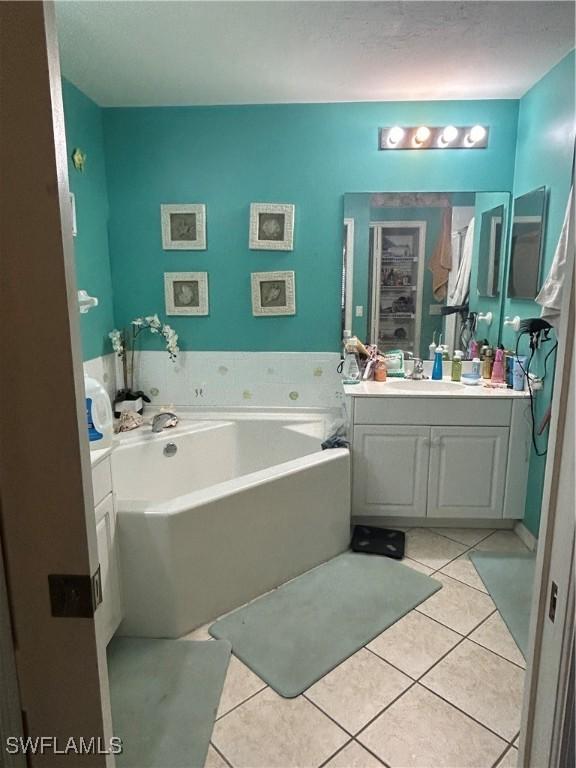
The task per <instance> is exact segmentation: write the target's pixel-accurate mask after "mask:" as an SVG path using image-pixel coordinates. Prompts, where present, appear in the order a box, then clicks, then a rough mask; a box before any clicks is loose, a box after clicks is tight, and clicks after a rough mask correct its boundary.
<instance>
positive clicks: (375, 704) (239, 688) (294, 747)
mask: <svg viewBox="0 0 576 768" xmlns="http://www.w3.org/2000/svg"><path fill="white" fill-rule="evenodd" d="M474 549H478V550H483V551H490V550H493V551H498V552H506V551H511V552H518V551H525V550H526V548H525V547H524V544H523V543H522V542H521V541H520V539H519V538H518V537H517V536H516V535H515V534H514V533H513V532H511V531H496V532H494V531H490V530H484V529H478V530H476V529H459V528H450V529H448V528H437V529H430V528H428V529H424V528H413V529H410V530H408V531H407V534H406V554H407V557H406V558H405V559H404V560H403V563H404V564H405V565H408V566H409V567H412V568H415V569H417V570H419V571H421V572H423V573H426V574H428V575H432V574H433V575H434V578H435V579H439V580H440V581H441V582H442V589H441V590H440V591H438V592H436V593H435V594H434V595H432V597H430V598H429V599H428V600H426V601H425V602H423V603H421V604H420V605H419V606H418V607H417V608H416V609H414V610H413V611H411V612H410V613H409V614H407V615H406V616H404V617H403V618H402V619H400V621H398V622H396V623H395V624H393V625H392V626H391V627H389V628H388V629H387V630H386V631H385V632H383V633H382V634H381V635H379V636H378V637H376V638H375V639H374V640H372V641H371V642H370V643H368V644H367V645H366V647H365V648H362V649H361V650H359V651H358V652H357V653H355V654H354V655H353V656H351V657H350V658H348V659H347V660H346V661H344V662H343V663H342V664H340V665H339V666H338V667H337V668H336V669H334V670H332V672H330V673H329V674H328V675H326V676H325V677H324V678H322V680H320V681H319V682H317V683H315V684H314V685H313V686H312V687H311V688H309V689H308V690H307V691H305V692H304V694H302V695H301V696H298V697H297V698H295V699H283V698H282V697H281V696H278V695H277V694H276V693H275V692H274V691H273V690H272V689H271V688H269V687H268V686H267V685H266V683H265V682H264V681H262V680H260V678H259V677H258V676H257V675H255V674H254V673H253V672H252V671H251V670H250V669H248V667H246V666H245V665H244V664H243V663H242V662H241V661H240V660H239V659H237V658H235V657H232V660H231V663H230V666H229V669H228V674H227V677H226V683H225V686H224V691H223V693H222V699H221V702H220V707H219V710H218V718H217V720H216V723H215V725H214V731H213V734H212V743H211V746H210V750H209V753H208V758H207V761H206V766H205V768H320V766H323V767H324V768H381V767H382V766H388V768H510V767H511V766H516V763H517V754H518V750H517V747H516V744H517V742H516V739H517V736H518V732H519V728H520V710H521V703H522V688H523V682H524V668H525V663H524V659H523V657H522V655H521V654H520V652H519V651H518V648H517V647H516V644H515V643H514V640H513V639H512V637H511V635H510V633H509V632H508V630H507V628H506V626H505V624H504V622H503V621H502V619H501V617H500V615H499V613H498V611H497V610H496V607H495V605H494V603H493V602H492V600H491V598H490V596H489V595H488V594H487V592H486V590H485V589H484V586H483V584H482V582H481V581H480V579H479V577H478V575H477V573H476V571H475V569H474V566H473V565H472V563H471V562H470V560H469V559H468V554H469V552H471V551H473V550H474ZM208 637H209V635H208V633H207V628H206V627H203V628H200V629H199V630H196V631H195V632H193V633H191V634H190V635H187V636H186V639H194V640H199V639H206V638H208Z"/></svg>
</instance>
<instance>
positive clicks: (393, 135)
mask: <svg viewBox="0 0 576 768" xmlns="http://www.w3.org/2000/svg"><path fill="white" fill-rule="evenodd" d="M404 133H405V131H404V128H400V126H399V125H395V126H394V127H393V128H390V130H389V131H388V143H389V144H392V145H396V144H399V143H400V142H401V141H402V139H403V138H404Z"/></svg>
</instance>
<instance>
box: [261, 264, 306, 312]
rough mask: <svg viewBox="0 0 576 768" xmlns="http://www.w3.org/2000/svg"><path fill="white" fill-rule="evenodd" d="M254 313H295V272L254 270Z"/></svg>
mask: <svg viewBox="0 0 576 768" xmlns="http://www.w3.org/2000/svg"><path fill="white" fill-rule="evenodd" d="M251 279H252V314H253V315H256V316H257V317H270V316H272V315H295V314H296V293H295V285H294V272H252V275H251Z"/></svg>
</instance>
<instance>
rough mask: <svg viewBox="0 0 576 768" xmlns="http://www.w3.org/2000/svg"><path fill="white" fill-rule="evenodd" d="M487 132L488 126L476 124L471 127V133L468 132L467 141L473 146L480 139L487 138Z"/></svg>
mask: <svg viewBox="0 0 576 768" xmlns="http://www.w3.org/2000/svg"><path fill="white" fill-rule="evenodd" d="M486 133H487V131H486V128H484V126H483V125H474V126H473V127H472V128H470V131H469V133H467V134H466V143H467V144H468V146H470V147H473V146H474V145H475V144H478V142H479V141H482V140H483V139H485V138H486Z"/></svg>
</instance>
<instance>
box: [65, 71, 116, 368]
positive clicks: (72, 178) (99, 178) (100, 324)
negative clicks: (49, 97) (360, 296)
mask: <svg viewBox="0 0 576 768" xmlns="http://www.w3.org/2000/svg"><path fill="white" fill-rule="evenodd" d="M62 89H63V100H64V113H65V117H66V119H65V122H66V143H67V148H68V168H69V174H68V176H69V182H70V191H71V192H73V193H74V195H75V198H76V222H77V228H78V235H77V236H76V237H75V238H74V255H75V261H76V275H77V283H78V288H82V289H83V290H85V291H88V293H89V294H90V295H91V296H97V297H98V301H99V305H98V306H97V307H95V308H94V309H91V310H90V311H89V312H87V313H86V314H84V315H80V330H81V334H82V355H83V358H84V360H89V359H91V358H93V357H99V356H100V355H104V354H107V353H108V352H111V351H112V347H111V346H110V341H109V339H108V332H109V331H110V330H111V329H112V328H113V327H114V317H113V302H112V276H111V271H110V254H109V249H108V215H109V210H108V190H107V181H106V162H105V155H104V135H103V126H102V110H101V109H100V107H98V106H97V105H96V104H94V102H93V101H91V100H90V99H89V98H88V97H87V96H85V95H84V94H83V93H82V92H81V91H79V90H78V88H76V87H75V86H74V85H72V84H71V83H69V82H68V81H66V80H64V81H63V83H62ZM76 147H80V148H81V149H82V150H83V151H84V152H85V153H86V156H87V162H86V167H85V170H84V171H83V172H82V173H81V172H79V171H77V170H75V168H74V166H73V164H72V160H71V154H72V152H73V151H74V149H75V148H76Z"/></svg>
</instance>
